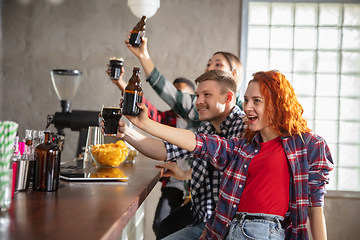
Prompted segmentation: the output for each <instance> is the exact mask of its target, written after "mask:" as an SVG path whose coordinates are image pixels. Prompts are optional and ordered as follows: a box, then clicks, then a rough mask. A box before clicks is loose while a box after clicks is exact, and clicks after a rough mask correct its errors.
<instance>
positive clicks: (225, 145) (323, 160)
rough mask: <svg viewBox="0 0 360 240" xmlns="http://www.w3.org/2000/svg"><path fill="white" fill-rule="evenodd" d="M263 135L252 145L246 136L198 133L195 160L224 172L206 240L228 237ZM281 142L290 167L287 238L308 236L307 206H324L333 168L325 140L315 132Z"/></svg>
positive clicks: (283, 138) (300, 239)
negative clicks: (223, 136) (250, 167)
mask: <svg viewBox="0 0 360 240" xmlns="http://www.w3.org/2000/svg"><path fill="white" fill-rule="evenodd" d="M259 139H260V134H257V135H256V136H255V137H254V139H253V140H252V142H251V144H249V143H246V139H245V138H233V139H230V140H228V139H223V138H219V137H218V136H214V135H203V134H200V135H197V136H196V140H197V143H196V148H195V149H194V151H193V153H194V156H195V157H196V159H195V161H199V162H207V161H210V162H211V163H212V164H213V165H214V166H215V167H216V168H217V169H219V170H221V171H224V177H223V178H222V181H221V188H220V197H219V203H218V205H217V208H216V210H215V212H214V214H213V215H212V216H211V218H210V219H209V221H208V222H207V223H206V229H207V236H206V238H205V239H218V240H220V239H225V237H226V236H227V235H228V232H229V226H230V223H231V221H232V220H233V218H234V217H235V214H236V212H237V209H238V206H239V202H240V197H241V194H242V192H243V190H244V187H245V184H246V178H247V170H248V166H249V164H251V160H252V159H253V158H254V157H255V156H256V155H257V154H258V153H259V151H260V144H259ZM281 139H282V145H283V148H284V151H285V155H286V158H287V161H288V163H289V166H290V168H291V177H292V179H291V185H290V202H289V211H288V213H287V214H286V219H285V220H284V222H283V226H284V229H285V230H286V239H293V240H295V239H296V240H303V239H308V233H307V229H306V221H307V211H308V207H322V206H323V201H324V194H325V193H326V190H325V184H326V183H328V181H329V172H330V171H331V170H332V169H333V168H334V165H333V160H332V158H331V154H330V150H329V147H328V146H327V144H326V142H325V140H324V139H323V138H322V137H320V136H318V135H316V134H313V133H304V134H303V135H302V138H301V137H300V136H299V135H294V136H291V137H282V138H281Z"/></svg>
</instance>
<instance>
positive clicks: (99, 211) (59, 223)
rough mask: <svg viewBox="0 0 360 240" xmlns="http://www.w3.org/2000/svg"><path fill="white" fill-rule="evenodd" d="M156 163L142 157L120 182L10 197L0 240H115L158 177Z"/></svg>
mask: <svg viewBox="0 0 360 240" xmlns="http://www.w3.org/2000/svg"><path fill="white" fill-rule="evenodd" d="M157 163H158V162H157V161H155V160H152V159H149V158H147V157H145V156H143V155H141V154H139V156H137V157H136V161H135V163H134V165H133V166H129V165H128V166H126V165H124V164H123V165H121V166H120V168H121V170H122V171H123V172H124V174H125V175H126V176H127V177H129V180H128V182H127V183H121V182H106V181H104V182H69V181H63V180H61V183H62V184H64V185H65V186H63V187H61V188H59V189H58V191H56V192H36V191H32V190H28V191H24V192H18V193H15V196H14V198H13V200H12V203H11V207H10V209H9V211H7V212H4V213H0V223H1V224H0V239H2V240H5V239H52V240H53V239H117V238H118V237H119V236H120V235H121V232H122V230H123V228H124V227H125V226H126V224H127V223H128V222H129V220H130V219H131V217H132V216H133V215H134V214H135V212H136V210H137V209H138V207H139V206H140V205H141V203H142V202H143V201H144V200H145V198H146V197H147V196H148V195H149V193H150V192H151V190H152V189H153V187H154V186H155V185H156V183H157V182H158V180H159V179H160V170H159V169H157V168H155V164H157Z"/></svg>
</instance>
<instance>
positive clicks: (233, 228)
mask: <svg viewBox="0 0 360 240" xmlns="http://www.w3.org/2000/svg"><path fill="white" fill-rule="evenodd" d="M246 215H251V216H267V217H273V218H275V219H276V222H273V221H267V220H261V219H254V220H248V219H244V218H245V216H246ZM282 220H284V218H283V217H281V216H277V215H270V214H262V213H243V215H242V217H241V219H236V218H234V220H233V221H232V222H231V224H230V230H229V234H228V236H227V237H226V238H225V240H235V239H236V240H249V239H261V240H265V239H268V240H280V239H285V231H284V229H283V228H282V227H281V223H280V221H282Z"/></svg>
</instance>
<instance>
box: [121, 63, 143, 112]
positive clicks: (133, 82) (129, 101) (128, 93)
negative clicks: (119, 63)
mask: <svg viewBox="0 0 360 240" xmlns="http://www.w3.org/2000/svg"><path fill="white" fill-rule="evenodd" d="M142 97H143V91H142V88H141V80H140V68H138V67H134V69H133V75H132V76H131V78H130V79H129V83H128V85H127V86H126V88H125V91H124V102H123V106H122V114H124V115H133V116H137V115H139V114H140V108H139V107H138V106H137V103H142Z"/></svg>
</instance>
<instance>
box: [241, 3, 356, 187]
mask: <svg viewBox="0 0 360 240" xmlns="http://www.w3.org/2000/svg"><path fill="white" fill-rule="evenodd" d="M242 11H243V13H242V29H241V31H242V33H241V34H242V37H241V39H242V40H241V61H242V63H243V65H244V68H245V79H246V80H250V79H251V75H252V73H254V72H257V71H261V70H271V69H278V70H280V71H281V72H282V73H283V74H284V75H285V76H286V77H287V79H288V80H289V81H290V82H291V84H292V86H293V87H294V89H295V92H296V94H297V96H298V99H299V101H300V103H301V104H302V106H303V107H304V116H305V118H306V119H307V121H308V125H309V127H310V128H311V129H312V130H314V132H315V133H317V134H319V135H320V136H322V137H324V138H325V140H326V141H327V143H328V145H329V147H330V150H331V153H332V156H333V159H334V163H335V169H334V171H332V172H331V175H330V177H331V181H330V184H329V185H328V186H327V189H328V190H339V191H360V1H359V0H358V1H346V3H345V1H341V2H340V1H338V2H336V1H330V3H329V1H327V2H325V1H316V3H315V1H313V3H311V2H307V3H304V2H303V1H301V2H300V1H299V2H292V1H277V2H269V1H248V0H244V1H243V8H242ZM246 85H247V83H246V84H243V86H242V91H244V89H245V86H246Z"/></svg>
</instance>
